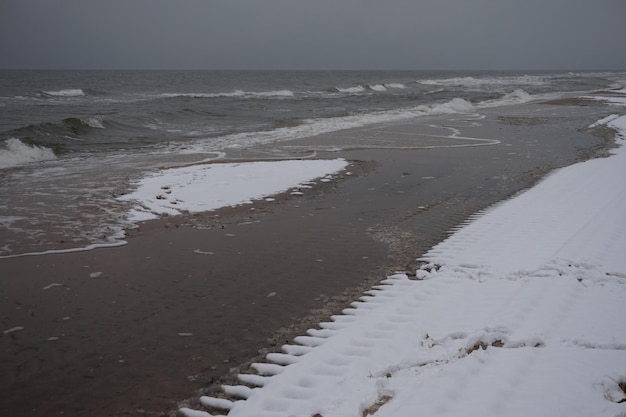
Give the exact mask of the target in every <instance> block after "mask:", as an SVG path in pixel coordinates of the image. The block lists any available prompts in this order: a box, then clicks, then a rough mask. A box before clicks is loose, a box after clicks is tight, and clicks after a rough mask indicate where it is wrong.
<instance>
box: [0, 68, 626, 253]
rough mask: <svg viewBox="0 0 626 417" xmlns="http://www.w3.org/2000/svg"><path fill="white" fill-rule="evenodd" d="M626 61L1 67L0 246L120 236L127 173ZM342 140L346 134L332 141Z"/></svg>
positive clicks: (571, 86)
mask: <svg viewBox="0 0 626 417" xmlns="http://www.w3.org/2000/svg"><path fill="white" fill-rule="evenodd" d="M625 83H626V72H592V73H580V72H578V73H572V72H433V71H430V72H420V71H0V256H6V255H15V254H19V253H27V252H44V251H46V250H50V249H53V248H59V247H62V248H84V247H88V246H89V245H112V244H118V243H120V238H121V237H122V236H123V232H122V230H123V228H124V227H128V226H129V223H128V221H127V220H126V218H125V213H126V211H127V209H128V206H127V204H128V203H123V202H120V201H118V200H116V198H115V196H117V195H119V194H120V193H123V192H125V191H126V190H127V188H128V187H129V186H131V184H132V180H133V179H136V178H138V177H140V176H141V175H143V174H145V173H147V172H150V171H153V170H155V169H158V168H159V167H162V166H172V165H175V164H176V163H183V162H185V163H186V162H193V161H199V160H206V159H210V158H215V157H216V156H217V155H222V156H223V155H226V156H228V155H236V154H237V152H241V150H242V149H246V148H250V147H253V146H254V145H255V144H267V143H271V144H275V145H276V146H275V148H276V150H275V153H274V154H273V155H272V156H288V151H286V150H284V149H281V147H280V144H281V143H284V142H285V141H288V140H290V139H295V138H303V137H308V136H314V135H316V134H320V133H327V132H333V131H338V130H341V129H345V128H350V127H356V126H363V125H367V124H371V123H376V122H384V121H391V120H398V119H406V118H411V117H421V116H428V115H431V114H437V113H438V112H464V111H472V109H473V108H474V107H476V108H479V107H480V106H490V105H492V106H496V105H506V104H513V103H519V102H523V101H527V100H530V99H533V98H538V97H543V96H549V95H551V94H559V93H564V92H580V91H592V90H599V89H605V88H614V87H619V86H623V85H624V84H625ZM337 145H338V146H339V147H340V145H341V144H337Z"/></svg>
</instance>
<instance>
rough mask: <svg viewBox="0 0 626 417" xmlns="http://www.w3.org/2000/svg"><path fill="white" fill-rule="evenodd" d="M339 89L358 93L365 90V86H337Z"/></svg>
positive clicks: (349, 92) (343, 91) (339, 90)
mask: <svg viewBox="0 0 626 417" xmlns="http://www.w3.org/2000/svg"><path fill="white" fill-rule="evenodd" d="M337 91H338V92H340V93H348V94H358V93H362V92H364V91H365V87H363V86H362V85H357V86H355V87H346V88H341V87H337Z"/></svg>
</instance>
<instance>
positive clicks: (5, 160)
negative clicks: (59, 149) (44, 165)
mask: <svg viewBox="0 0 626 417" xmlns="http://www.w3.org/2000/svg"><path fill="white" fill-rule="evenodd" d="M51 159H56V156H55V155H54V152H53V151H52V149H48V148H45V147H42V146H35V145H32V146H31V145H27V144H25V143H23V142H22V141H21V140H19V139H16V138H10V139H8V140H7V141H6V142H5V143H4V148H2V147H0V169H4V168H13V167H16V166H20V165H26V164H31V163H33V162H40V161H49V160H51Z"/></svg>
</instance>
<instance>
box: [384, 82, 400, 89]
mask: <svg viewBox="0 0 626 417" xmlns="http://www.w3.org/2000/svg"><path fill="white" fill-rule="evenodd" d="M383 85H384V86H385V87H387V88H406V85H404V84H401V83H388V84H383Z"/></svg>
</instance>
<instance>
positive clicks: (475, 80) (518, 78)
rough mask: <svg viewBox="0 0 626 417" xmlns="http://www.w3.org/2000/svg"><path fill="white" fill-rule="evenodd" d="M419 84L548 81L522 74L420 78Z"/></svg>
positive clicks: (540, 83) (514, 83)
mask: <svg viewBox="0 0 626 417" xmlns="http://www.w3.org/2000/svg"><path fill="white" fill-rule="evenodd" d="M417 83H418V84H422V85H436V86H444V87H445V86H454V87H483V86H485V85H501V86H507V85H544V84H546V83H547V81H546V80H545V78H544V77H541V76H534V75H521V76H511V77H482V78H475V77H469V76H468V77H452V78H440V79H429V80H418V81H417Z"/></svg>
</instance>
